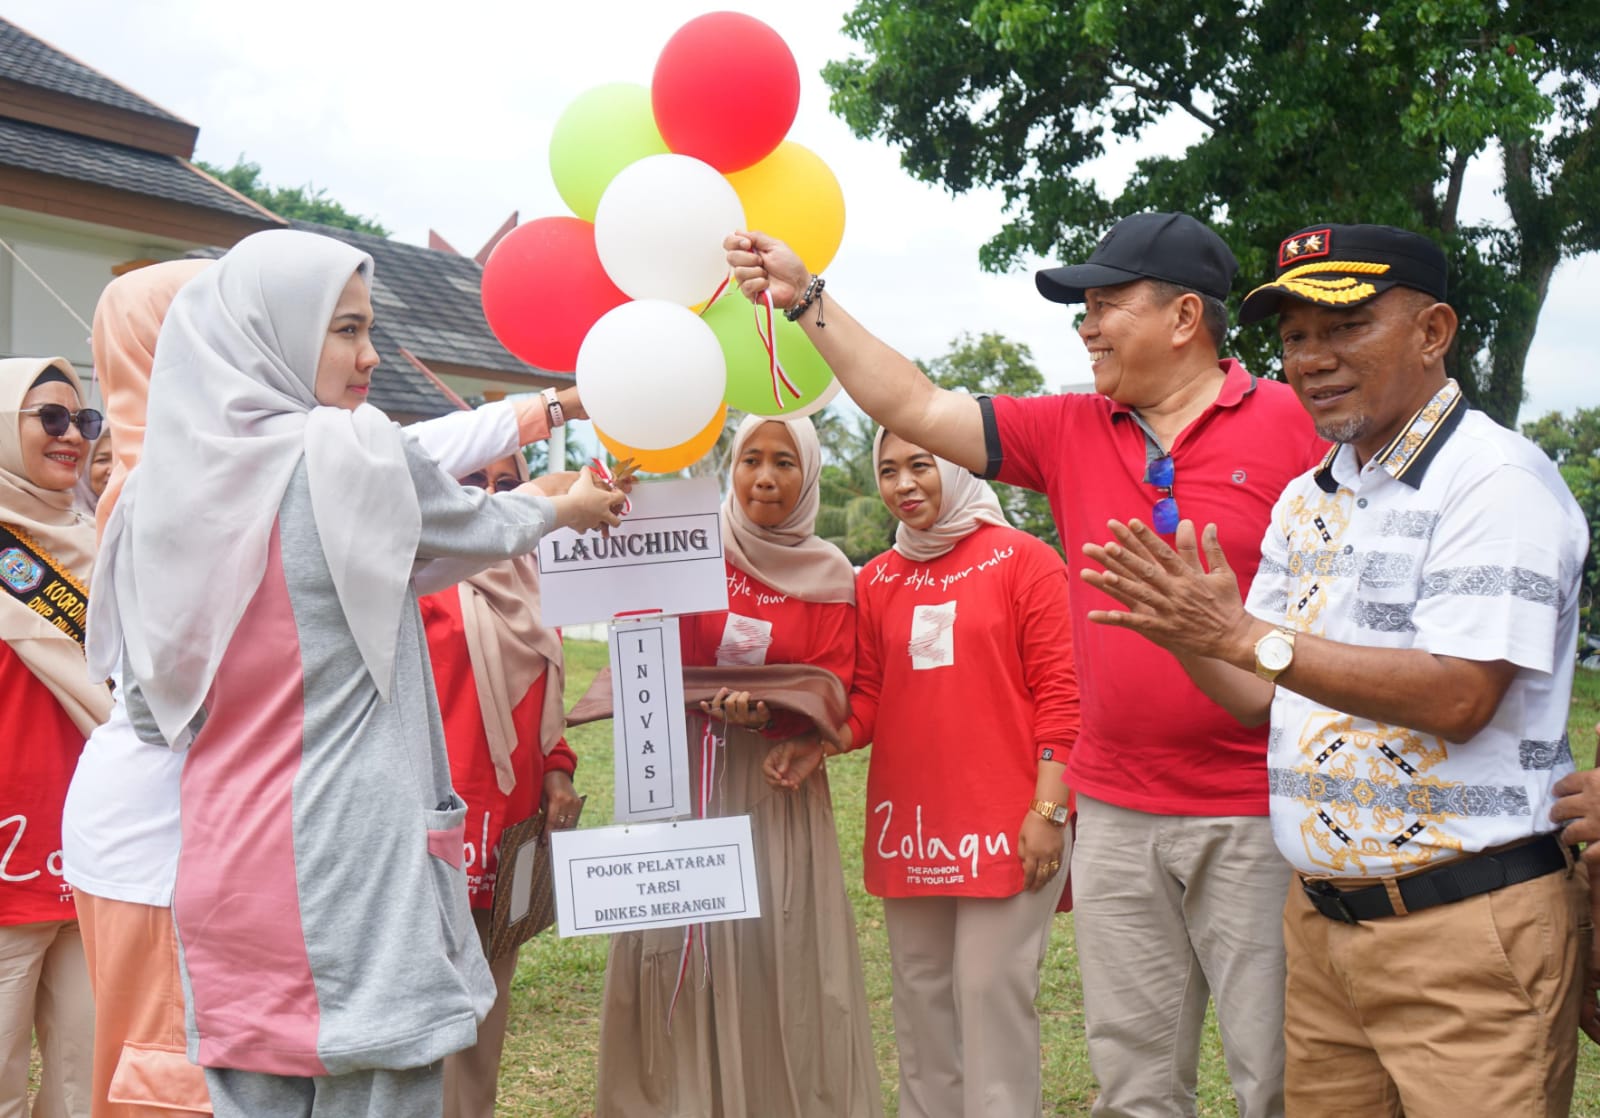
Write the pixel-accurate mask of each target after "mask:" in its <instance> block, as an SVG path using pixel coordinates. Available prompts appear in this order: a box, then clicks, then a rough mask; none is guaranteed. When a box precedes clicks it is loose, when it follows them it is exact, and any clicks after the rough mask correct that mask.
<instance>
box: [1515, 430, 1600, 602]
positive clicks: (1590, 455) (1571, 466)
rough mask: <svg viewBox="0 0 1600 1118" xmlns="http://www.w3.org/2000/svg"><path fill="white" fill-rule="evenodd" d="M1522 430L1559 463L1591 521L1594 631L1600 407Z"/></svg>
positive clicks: (1599, 548)
mask: <svg viewBox="0 0 1600 1118" xmlns="http://www.w3.org/2000/svg"><path fill="white" fill-rule="evenodd" d="M1522 433H1523V434H1524V435H1526V436H1527V437H1528V438H1530V439H1532V440H1533V441H1534V442H1535V443H1537V444H1538V445H1539V448H1540V449H1541V450H1543V451H1544V452H1545V453H1546V454H1548V455H1549V456H1550V459H1551V461H1553V462H1555V463H1556V466H1557V468H1558V469H1560V471H1561V477H1562V479H1563V480H1565V481H1566V483H1567V488H1568V489H1570V490H1572V496H1573V497H1574V498H1575V499H1576V500H1577V502H1578V507H1579V508H1580V509H1582V510H1583V515H1584V518H1585V519H1586V520H1588V522H1589V554H1588V555H1587V556H1585V557H1584V560H1583V589H1584V591H1585V595H1584V604H1583V617H1584V628H1585V630H1586V631H1588V632H1591V633H1592V632H1594V631H1595V629H1596V627H1597V626H1596V625H1595V622H1594V614H1593V612H1592V609H1591V606H1590V604H1589V603H1590V599H1591V598H1592V597H1593V595H1594V594H1595V592H1596V591H1600V408H1579V409H1578V410H1577V411H1575V412H1573V413H1572V414H1571V415H1563V414H1562V413H1560V412H1554V411H1553V412H1548V413H1546V414H1545V415H1543V416H1540V417H1539V418H1538V419H1536V420H1534V421H1533V422H1531V423H1524V424H1523V425H1522Z"/></svg>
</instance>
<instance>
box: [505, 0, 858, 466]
mask: <svg viewBox="0 0 1600 1118" xmlns="http://www.w3.org/2000/svg"><path fill="white" fill-rule="evenodd" d="M799 104H800V72H799V68H798V67H797V66H796V65H795V60H794V55H793V54H792V53H791V52H790V50H789V48H788V46H787V45H786V44H785V43H784V41H783V39H782V38H780V37H779V35H778V33H777V32H776V31H774V30H773V29H772V28H770V27H768V26H767V25H766V24H764V23H762V22H761V21H760V20H758V19H754V18H752V17H751V16H747V15H742V14H740V13H737V12H712V13H710V14H708V15H704V16H700V17H699V18H697V19H694V20H691V21H690V22H689V23H687V24H685V25H684V26H683V27H682V28H680V29H679V30H678V31H677V33H676V34H674V35H673V36H672V38H671V39H670V40H669V41H668V42H667V45H666V47H665V48H664V49H663V50H662V52H661V56H660V57H659V58H658V59H657V61H656V67H655V73H654V75H653V77H652V79H651V83H650V88H648V89H646V88H645V87H644V86H641V85H633V84H628V83H616V84H611V85H602V86H597V87H596V88H594V89H591V90H589V91H587V92H585V93H583V94H580V95H579V96H578V97H577V98H576V99H575V100H573V102H572V103H571V104H570V105H568V106H567V108H566V110H565V111H564V112H563V113H562V114H561V117H560V119H559V120H558V121H557V123H556V127H555V133H554V135H553V136H552V137H551V140H550V173H551V176H552V177H553V178H554V179H555V185H556V189H557V190H558V191H559V192H560V194H561V199H562V201H564V202H565V203H566V204H567V206H568V207H569V208H570V209H571V210H572V213H573V215H574V216H572V217H542V218H538V219H536V220H533V221H529V222H525V223H523V224H522V225H520V226H518V227H517V228H516V229H514V230H513V231H512V232H511V233H510V234H508V235H507V236H506V237H505V238H504V239H503V240H501V242H500V243H499V245H497V246H496V247H495V250H494V252H493V253H492V254H491V255H490V257H489V260H488V262H487V263H486V264H485V265H484V269H483V311H484V316H485V317H486V318H487V319H488V321H489V325H490V327H491V328H492V329H493V330H494V332H495V335H496V336H497V337H498V338H499V339H500V341H501V343H502V344H503V345H504V346H505V347H506V348H507V349H509V350H510V351H511V352H512V353H514V354H516V355H517V356H518V357H519V358H521V359H522V360H524V361H526V362H528V363H529V364H531V365H536V366H539V367H541V368H544V369H549V370H552V371H557V372H576V373H577V378H578V387H579V389H580V390H581V392H582V394H583V402H584V407H585V408H586V409H587V410H588V412H589V417H590V419H591V420H593V421H594V425H595V431H596V434H598V435H599V436H600V440H601V442H603V443H604V444H605V445H606V447H607V449H608V450H610V451H611V453H612V454H614V455H616V456H618V457H619V458H620V457H629V456H631V457H633V458H635V459H637V460H639V461H640V462H641V468H643V469H645V470H647V471H649V472H652V473H670V472H672V471H675V470H679V469H682V468H684V467H685V466H688V465H689V464H691V463H693V462H694V461H696V460H697V459H699V458H701V457H702V456H703V455H705V454H706V453H707V452H708V451H709V450H710V449H711V448H712V447H713V446H714V445H715V444H716V441H717V436H718V435H719V434H720V433H721V431H722V427H723V423H724V421H725V419H726V415H727V409H728V408H729V407H733V408H736V409H738V410H740V411H745V412H752V413H755V414H758V415H782V416H786V417H790V416H798V415H809V414H811V413H812V412H814V411H817V410H819V409H821V408H823V407H826V406H827V404H828V402H829V401H830V400H831V399H832V398H833V397H834V395H836V394H837V392H838V384H837V382H835V381H834V379H833V373H832V371H831V370H830V369H829V368H828V366H827V364H826V363H825V362H824V361H823V360H822V358H821V356H820V355H819V354H818V353H817V351H816V349H815V347H813V346H812V344H811V342H810V341H809V340H808V339H807V338H806V336H805V332H804V331H803V330H802V329H801V328H800V327H799V326H798V325H796V324H794V323H791V322H788V321H786V320H785V319H784V318H783V316H782V315H781V314H776V315H764V314H763V313H762V309H760V308H758V309H757V312H756V314H755V315H754V316H753V315H752V312H751V307H750V304H749V303H747V302H746V301H745V300H744V299H743V298H742V297H741V296H739V295H738V294H737V292H731V291H730V290H729V289H728V288H727V279H728V269H727V261H726V255H725V253H724V250H723V248H722V241H723V238H724V237H726V236H727V235H728V234H729V233H731V232H733V231H735V230H739V229H759V230H761V231H763V232H767V233H771V234H772V235H773V236H776V237H778V238H780V239H781V240H784V241H786V242H788V243H789V245H790V246H792V247H793V248H794V250H795V252H797V253H798V254H799V255H800V258H801V259H802V260H803V261H804V262H805V264H806V266H807V267H808V268H810V269H811V271H812V272H821V271H822V270H823V269H824V268H826V267H827V266H828V263H829V261H831V260H832V259H833V256H834V253H835V252H837V251H838V249H839V242H840V241H841V240H842V239H843V237H844V194H843V192H842V191H841V190H840V189H839V182H838V180H837V179H836V178H835V177H834V175H833V172H832V171H830V170H829V169H828V166H827V164H825V163H824V162H823V161H822V160H821V159H820V158H818V156H817V155H815V154H814V153H813V152H811V151H809V150H807V149H806V148H804V147H802V146H800V145H799V144H797V143H794V142H793V141H789V140H785V139H784V137H785V135H787V134H788V131H789V128H790V126H791V125H792V124H793V123H794V117H795V112H796V111H797V109H798V108H799ZM719 295H720V296H721V298H718V296H719ZM769 320H770V323H771V327H772V329H771V332H770V334H769V333H768V332H767V323H768V321H769ZM769 347H770V348H769Z"/></svg>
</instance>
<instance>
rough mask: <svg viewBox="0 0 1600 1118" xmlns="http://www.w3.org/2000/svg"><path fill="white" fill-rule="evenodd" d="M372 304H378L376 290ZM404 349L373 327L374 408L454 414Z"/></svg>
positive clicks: (215, 253) (321, 229)
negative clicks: (376, 356)
mask: <svg viewBox="0 0 1600 1118" xmlns="http://www.w3.org/2000/svg"><path fill="white" fill-rule="evenodd" d="M296 224H297V225H298V226H300V228H302V229H307V230H309V231H311V232H314V233H325V234H328V235H332V234H335V233H339V234H343V233H344V232H345V230H343V229H329V228H328V227H326V226H323V225H313V224H311V223H310V222H297V223H296ZM340 239H341V240H342V239H344V238H343V237H341V238H340ZM223 251H224V250H223V249H220V248H197V249H195V250H194V251H193V252H191V253H189V255H190V256H199V257H205V258H207V259H211V260H215V259H217V258H218V257H220V256H221V255H222V254H223ZM374 279H375V282H374V287H375V288H376V284H378V283H381V282H382V281H381V280H378V279H376V277H375V278H374ZM373 301H374V302H376V301H377V299H376V290H375V291H374V300H373ZM374 311H375V313H376V315H377V317H378V318H379V319H381V318H382V317H383V315H382V312H381V311H377V310H376V308H374ZM402 345H404V343H403V342H400V341H397V340H396V339H395V336H394V334H393V333H392V332H391V331H390V330H389V329H387V328H386V327H385V326H384V324H383V323H382V322H381V321H380V322H378V323H377V324H375V325H374V326H373V328H372V346H373V348H374V349H376V350H377V351H378V361H379V364H378V371H377V373H376V374H374V376H373V378H372V392H371V394H370V396H369V397H368V399H369V400H370V402H371V403H372V406H373V407H375V408H377V409H378V410H380V411H383V412H386V413H389V414H391V415H406V416H419V417H422V418H425V419H432V418H434V417H436V416H441V415H444V414H445V413H447V412H452V411H455V410H456V405H455V402H454V401H452V400H451V399H450V398H449V397H448V396H446V395H445V394H444V393H443V392H441V391H439V387H438V385H436V384H434V383H433V382H432V381H431V380H429V379H428V378H427V377H426V376H425V375H423V374H422V373H421V372H419V371H418V370H417V369H416V367H415V366H413V365H412V364H411V362H409V361H407V360H406V359H405V355H404V354H402V353H401V352H400V348H401V346H402Z"/></svg>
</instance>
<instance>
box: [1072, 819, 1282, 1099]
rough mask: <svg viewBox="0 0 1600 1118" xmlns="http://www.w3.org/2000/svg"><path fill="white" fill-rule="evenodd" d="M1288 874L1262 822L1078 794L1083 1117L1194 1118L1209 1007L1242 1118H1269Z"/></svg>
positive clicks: (1276, 1085)
mask: <svg viewBox="0 0 1600 1118" xmlns="http://www.w3.org/2000/svg"><path fill="white" fill-rule="evenodd" d="M1292 876H1293V875H1292V873H1291V871H1290V869H1289V865H1288V863H1286V862H1285V861H1284V860H1283V857H1282V855H1280V854H1279V853H1278V850H1277V847H1276V845H1275V844H1274V843H1273V841H1272V827H1271V824H1270V823H1269V822H1268V820H1267V818H1266V817H1265V816H1224V817H1208V816H1190V815H1150V814H1147V813H1145V812H1140V811H1129V810H1127V809H1125V808H1120V807H1114V806H1112V805H1111V804H1107V803H1104V802H1102V801H1099V800H1094V799H1091V798H1090V797H1088V796H1084V795H1082V794H1081V793H1080V794H1079V796H1078V838H1077V846H1076V847H1075V848H1074V850H1073V852H1072V893H1073V899H1074V901H1075V907H1074V910H1073V926H1074V929H1075V931H1076V933H1077V941H1078V965H1079V970H1080V973H1081V975H1082V980H1083V1010H1084V1023H1085V1027H1086V1030H1087V1032H1088V1047H1089V1066H1090V1068H1091V1070H1092V1071H1093V1072H1094V1077H1095V1079H1096V1081H1097V1082H1098V1083H1099V1086H1100V1095H1099V1097H1098V1098H1097V1099H1096V1100H1095V1104H1094V1109H1093V1111H1092V1112H1091V1113H1092V1114H1094V1115H1096V1116H1097V1118H1113V1116H1114V1118H1193V1116H1194V1114H1195V1084H1196V1076H1197V1070H1198V1066H1199V1057H1200V1036H1201V1031H1202V1028H1203V1026H1204V1023H1205V1013H1206V1002H1207V1000H1208V998H1209V999H1212V1000H1214V1001H1215V1002H1216V1010H1217V1025H1218V1027H1219V1028H1220V1030H1221V1032H1222V1047H1223V1054H1224V1056H1225V1057H1226V1059H1227V1064H1228V1075H1229V1077H1230V1078H1231V1079H1232V1081H1233V1091H1234V1098H1235V1100H1236V1102H1237V1104H1238V1108H1239V1115H1240V1118H1280V1116H1281V1115H1282V1114H1283V982H1284V961H1283V934H1282V928H1283V922H1282V917H1281V914H1282V910H1283V903H1284V896H1285V894H1286V893H1287V891H1288V888H1289V881H1290V878H1291V877H1292Z"/></svg>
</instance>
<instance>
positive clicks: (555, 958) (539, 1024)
mask: <svg viewBox="0 0 1600 1118" xmlns="http://www.w3.org/2000/svg"><path fill="white" fill-rule="evenodd" d="M605 656H606V650H605V646H604V645H602V644H596V643H589V642H571V643H569V644H568V645H567V704H568V706H569V707H570V706H571V704H572V703H573V702H575V701H576V700H577V698H578V696H579V695H581V694H582V693H583V691H584V689H585V688H587V687H588V685H589V681H590V679H591V678H592V677H593V676H594V673H595V672H596V671H598V670H599V669H600V668H601V667H602V666H604V664H605ZM1596 722H1600V673H1594V672H1582V671H1580V672H1579V673H1578V680H1577V683H1576V685H1575V687H1574V692H1573V699H1572V722H1571V726H1572V743H1573V751H1574V752H1575V753H1576V754H1577V757H1578V763H1579V765H1581V766H1583V767H1588V766H1590V765H1592V764H1593V763H1594V740H1595V736H1594V726H1595V724H1596ZM569 740H570V741H571V743H572V746H573V748H574V749H575V750H576V751H577V754H578V757H579V769H578V789H579V791H580V792H582V793H584V794H586V795H587V796H588V797H589V803H588V806H587V807H586V808H585V809H584V813H583V819H584V825H585V826H591V827H599V826H604V825H606V824H607V823H609V822H610V819H611V791H612V781H611V723H609V722H601V723H597V724H594V725H590V726H582V727H578V728H577V729H576V730H574V731H573V733H572V734H571V736H570V738H569ZM828 771H829V779H830V780H831V781H832V784H833V798H834V809H835V814H836V815H837V817H838V820H839V827H840V831H841V834H840V836H839V846H840V849H841V850H842V852H843V855H844V860H845V880H846V882H848V883H849V885H850V901H851V904H853V905H854V906H855V912H856V923H857V925H858V926H859V927H860V931H861V957H862V963H863V965H864V966H865V968H866V978H867V999H868V1002H869V1003H870V1004H871V1006H872V1029H873V1036H874V1037H875V1039H876V1042H877V1050H878V1069H879V1072H880V1073H881V1075H882V1077H883V1101H884V1108H885V1110H886V1111H887V1113H889V1114H891V1115H892V1114H894V1113H895V1110H896V1095H897V1084H898V1072H897V1070H896V1064H895V1051H894V1026H893V1022H892V1018H891V1015H890V1011H889V946H888V941H887V939H886V938H885V935H884V930H883V906H882V904H881V903H880V902H879V901H878V899H877V898H875V897H871V896H868V895H867V893H866V892H865V890H863V889H862V887H861V839H862V827H863V825H864V822H865V804H864V796H865V788H866V771H867V764H866V757H864V756H862V755H859V754H858V755H853V756H849V757H843V758H836V759H834V760H832V761H829V762H828ZM605 961H606V937H604V936H584V937H581V938H577V939H565V940H564V939H559V938H557V936H556V935H555V933H554V931H551V932H548V933H546V934H545V935H542V936H540V937H539V938H537V939H535V940H534V941H533V942H531V943H529V944H528V945H527V946H526V947H524V948H523V951H522V959H521V962H520V964H519V966H518V968H517V978H516V984H515V986H514V987H513V993H512V1009H511V1025H510V1030H509V1035H508V1037H507V1040H506V1050H505V1059H504V1063H503V1064H502V1066H501V1072H500V1100H501V1106H500V1113H501V1114H503V1115H507V1116H508V1118H533V1116H538V1118H579V1116H582V1115H588V1114H590V1113H592V1110H591V1099H592V1098H593V1094H594V1074H595V1056H596V1048H597V1042H598V1037H599V1031H600V995H601V991H602V990H603V988H604V985H605ZM1039 1009H1040V1015H1041V1017H1042V1018H1043V1024H1044V1095H1045V1112H1046V1113H1047V1114H1050V1115H1070V1114H1087V1113H1088V1112H1089V1104H1090V1103H1091V1102H1092V1101H1093V1099H1094V1079H1093V1077H1091V1076H1090V1074H1089V1060H1088V1056H1087V1054H1086V1053H1085V1051H1084V1044H1083V1007H1082V995H1081V992H1080V990H1079V987H1078V961H1077V954H1076V952H1075V951H1074V950H1073V943H1072V918H1071V917H1070V916H1057V917H1056V925H1055V931H1054V933H1053V935H1052V936H1051V940H1050V953H1049V955H1048V957H1047V958H1046V960H1045V966H1044V982H1043V990H1042V992H1041V994H1040V996H1039ZM1199 1110H1200V1113H1201V1114H1202V1115H1232V1114H1237V1110H1236V1108H1235V1107H1234V1104H1233V1095H1232V1092H1231V1091H1230V1089H1229V1087H1228V1080H1227V1073H1226V1071H1225V1070H1224V1067H1223V1063H1222V1045H1221V1042H1220V1041H1219V1040H1218V1038H1217V1033H1216V1029H1215V1027H1214V1026H1212V1027H1209V1028H1208V1030H1207V1035H1206V1041H1205V1046H1204V1049H1203V1050H1202V1054H1201V1065H1200V1104H1199ZM1572 1112H1573V1113H1574V1114H1576V1115H1589V1116H1600V1049H1596V1048H1595V1047H1594V1046H1593V1045H1591V1044H1589V1043H1588V1042H1587V1041H1584V1042H1583V1047H1582V1055H1581V1059H1580V1063H1579V1065H1578V1088H1577V1098H1576V1100H1575V1101H1574V1104H1573V1111H1572Z"/></svg>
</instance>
